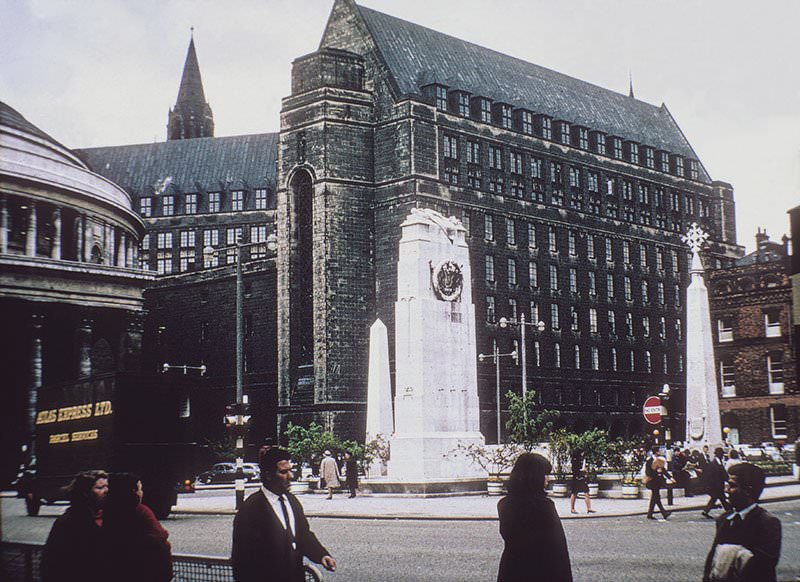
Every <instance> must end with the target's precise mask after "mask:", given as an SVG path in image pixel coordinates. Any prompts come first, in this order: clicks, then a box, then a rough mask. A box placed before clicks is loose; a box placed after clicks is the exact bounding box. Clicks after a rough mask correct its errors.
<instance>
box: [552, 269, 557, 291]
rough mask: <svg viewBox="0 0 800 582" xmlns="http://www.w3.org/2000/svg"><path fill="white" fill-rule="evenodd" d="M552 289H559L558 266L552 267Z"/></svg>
mask: <svg viewBox="0 0 800 582" xmlns="http://www.w3.org/2000/svg"><path fill="white" fill-rule="evenodd" d="M550 289H553V290H555V289H558V266H556V265H550Z"/></svg>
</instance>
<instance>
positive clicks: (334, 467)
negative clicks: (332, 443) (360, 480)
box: [319, 451, 342, 499]
mask: <svg viewBox="0 0 800 582" xmlns="http://www.w3.org/2000/svg"><path fill="white" fill-rule="evenodd" d="M322 455H323V457H322V463H320V465H319V476H320V478H322V479H324V480H325V487H326V488H327V490H328V497H326V499H333V490H334V489H338V488H339V487H341V486H342V483H341V479H340V477H339V465H338V464H337V463H336V459H334V458H333V456H332V455H331V452H330V451H325V452H324V453H322Z"/></svg>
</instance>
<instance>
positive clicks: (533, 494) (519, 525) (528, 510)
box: [497, 453, 572, 582]
mask: <svg viewBox="0 0 800 582" xmlns="http://www.w3.org/2000/svg"><path fill="white" fill-rule="evenodd" d="M551 469H552V467H551V466H550V462H549V461H548V460H547V459H545V458H544V457H543V456H542V455H537V454H535V453H523V454H522V455H520V456H519V459H517V462H516V463H515V464H514V468H513V469H512V471H511V477H510V478H509V480H508V495H507V496H506V497H504V498H503V499H501V500H500V502H499V503H498V504H497V512H498V514H499V515H500V535H501V536H503V540H504V541H505V548H504V549H503V556H502V557H501V558H500V571H499V572H498V574H497V581H498V582H516V581H520V582H521V581H525V582H537V581H541V582H572V568H571V567H570V563H569V551H568V549H567V538H566V537H565V536H564V528H563V527H561V520H560V519H559V517H558V513H557V512H556V508H555V505H554V504H553V502H552V501H551V500H550V499H549V498H548V497H547V493H546V492H545V485H546V479H547V474H548V473H549V472H550V471H551Z"/></svg>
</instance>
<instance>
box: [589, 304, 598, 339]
mask: <svg viewBox="0 0 800 582" xmlns="http://www.w3.org/2000/svg"><path fill="white" fill-rule="evenodd" d="M589 331H590V332H591V333H597V309H595V308H594V307H591V308H589Z"/></svg>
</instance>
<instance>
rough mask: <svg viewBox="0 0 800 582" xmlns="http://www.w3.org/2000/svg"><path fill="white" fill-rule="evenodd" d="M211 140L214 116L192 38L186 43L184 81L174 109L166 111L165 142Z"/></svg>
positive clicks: (182, 80) (182, 79)
mask: <svg viewBox="0 0 800 582" xmlns="http://www.w3.org/2000/svg"><path fill="white" fill-rule="evenodd" d="M194 137H214V115H213V114H212V113H211V106H210V105H209V104H208V102H207V101H206V94H205V91H203V80H202V78H201V77H200V65H199V63H198V62H197V52H196V51H195V48H194V37H192V40H191V41H189V52H188V53H187V54H186V62H185V63H184V65H183V77H182V78H181V86H180V89H178V100H177V102H176V103H175V107H174V108H173V109H170V110H169V120H168V122H167V139H168V140H173V139H190V138H194Z"/></svg>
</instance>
